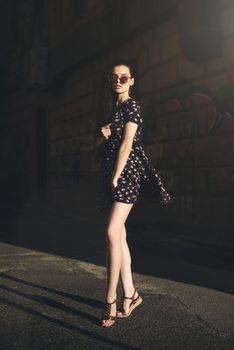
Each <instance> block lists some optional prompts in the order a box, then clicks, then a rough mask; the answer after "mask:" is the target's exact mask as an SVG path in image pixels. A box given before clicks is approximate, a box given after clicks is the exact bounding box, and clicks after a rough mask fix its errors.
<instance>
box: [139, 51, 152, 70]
mask: <svg viewBox="0 0 234 350" xmlns="http://www.w3.org/2000/svg"><path fill="white" fill-rule="evenodd" d="M148 67H149V59H148V50H147V49H146V48H145V47H144V48H143V49H142V50H141V52H140V54H139V57H138V71H139V76H141V75H142V74H143V73H144V72H145V71H146V70H147V69H148Z"/></svg>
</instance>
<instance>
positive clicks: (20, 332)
mask: <svg viewBox="0 0 234 350" xmlns="http://www.w3.org/2000/svg"><path fill="white" fill-rule="evenodd" d="M88 228H89V229H90V228H91V226H87V225H86V226H85V225H84V227H82V230H81V227H80V230H79V234H78V233H77V236H76V237H75V238H74V233H71V231H69V232H68V233H67V234H66V235H65V237H64V235H62V231H63V232H64V230H63V229H64V228H61V226H60V229H61V230H59V227H57V228H56V229H57V232H56V230H55V231H53V233H52V231H50V230H47V231H46V232H45V231H44V234H42V232H43V230H41V231H40V232H41V236H40V237H39V236H37V235H38V232H37V231H29V232H28V233H27V235H25V236H24V235H23V234H22V237H24V238H21V239H20V237H19V236H17V235H16V236H15V237H13V238H14V240H15V242H14V243H13V242H11V243H10V244H9V243H1V244H0V259H1V261H0V262H1V264H0V266H1V270H0V271H1V272H0V278H1V285H0V289H1V291H0V301H1V303H0V310H1V327H0V332H1V334H0V339H1V345H0V348H1V349H3V350H5V349H11V350H12V349H17V350H20V349H24V350H26V349H27V350H28V349H30V350H34V349H43V350H44V349H56V350H58V349H79V350H80V349H142V350H143V349H163V350H167V349H189V350H192V349H196V350H198V349H201V350H204V349H209V350H210V349H212V350H214V349H217V350H221V349H233V348H234V312H233V310H234V297H233V291H234V284H233V281H234V259H233V256H232V255H231V253H230V252H228V251H223V250H218V249H215V250H212V249H208V248H204V247H202V246H199V245H195V244H192V243H188V242H185V241H181V240H177V239H173V238H170V237H165V236H161V237H160V236H159V237H158V238H157V240H155V241H149V240H148V241H147V242H144V241H142V238H141V237H140V236H137V234H136V232H133V231H129V233H128V240H129V246H130V250H131V253H132V269H133V271H134V272H133V279H134V284H135V287H136V288H137V289H138V291H139V292H140V293H141V295H142V297H143V303H142V304H141V305H140V306H139V307H138V308H136V309H135V310H134V311H133V313H132V315H131V316H130V317H129V318H128V319H118V320H117V323H116V324H115V325H114V326H113V327H111V328H108V329H106V328H102V327H100V326H99V322H100V317H101V314H102V311H103V307H104V296H105V286H106V269H105V244H104V238H103V239H102V238H101V235H100V232H99V233H98V232H96V233H95V230H94V229H93V231H92V234H91V233H89V230H88ZM54 229H55V227H54ZM85 229H86V231H85ZM81 232H83V235H81ZM56 233H57V235H56ZM95 234H96V236H95ZM30 235H31V239H30V238H29V237H30ZM56 237H57V238H56ZM13 238H11V241H13ZM5 241H6V238H5ZM33 242H34V245H33ZM26 246H28V248H25V247H26ZM29 246H31V247H32V246H33V249H29ZM36 246H37V247H38V248H37V249H36ZM43 247H44V248H45V247H47V249H44V248H43ZM69 247H70V250H69ZM46 250H47V252H46ZM49 251H50V253H49ZM69 251H70V254H68V253H69ZM58 252H59V253H58ZM121 296H122V294H121V286H120V284H119V286H118V297H119V302H120V300H121Z"/></svg>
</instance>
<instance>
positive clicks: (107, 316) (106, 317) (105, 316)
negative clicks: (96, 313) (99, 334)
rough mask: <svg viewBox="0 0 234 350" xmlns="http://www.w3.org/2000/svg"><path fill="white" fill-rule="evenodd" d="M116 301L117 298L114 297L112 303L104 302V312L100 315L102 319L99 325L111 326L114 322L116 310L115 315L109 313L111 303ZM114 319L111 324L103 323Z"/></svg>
mask: <svg viewBox="0 0 234 350" xmlns="http://www.w3.org/2000/svg"><path fill="white" fill-rule="evenodd" d="M116 302H117V299H115V300H114V301H112V303H108V302H106V304H105V310H104V313H103V315H102V320H101V326H102V327H112V326H113V325H114V324H115V322H116V318H117V317H116V315H117V312H116V315H115V316H112V315H111V314H110V313H111V305H112V304H114V303H116ZM104 320H105V321H115V322H113V323H112V324H111V325H109V326H106V324H103V321H104Z"/></svg>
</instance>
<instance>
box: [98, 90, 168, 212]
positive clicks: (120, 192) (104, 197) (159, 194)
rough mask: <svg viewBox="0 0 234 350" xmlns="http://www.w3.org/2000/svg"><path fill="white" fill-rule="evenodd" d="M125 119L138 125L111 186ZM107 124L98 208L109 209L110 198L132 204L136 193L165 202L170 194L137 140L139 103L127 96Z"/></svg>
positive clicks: (139, 123)
mask: <svg viewBox="0 0 234 350" xmlns="http://www.w3.org/2000/svg"><path fill="white" fill-rule="evenodd" d="M129 121H131V122H134V123H136V124H138V128H137V131H136V133H135V136H134V139H133V145H132V149H131V152H130V154H129V156H128V159H127V162H126V164H125V166H124V169H123V170H122V172H121V174H120V177H119V179H118V185H117V186H116V187H115V188H114V189H113V187H112V185H111V178H112V175H113V171H114V168H115V164H116V160H117V156H118V151H119V147H120V145H121V139H122V135H123V129H124V125H125V124H126V123H127V122H129ZM110 123H111V135H110V136H109V138H108V139H107V140H105V141H104V142H105V146H104V151H103V155H102V159H101V164H100V177H99V188H98V210H99V211H100V212H106V213H107V212H109V210H110V209H111V206H112V204H113V201H117V202H122V203H136V201H137V199H138V197H139V195H142V196H143V197H145V198H147V199H149V200H152V201H154V202H159V203H161V204H167V203H169V202H170V201H171V197H170V195H169V194H168V193H167V191H166V190H165V188H164V185H163V183H162V181H161V178H160V177H159V175H158V174H157V172H156V169H155V168H154V167H153V166H152V165H151V164H150V162H149V159H148V157H147V156H146V154H145V152H144V150H143V148H142V145H141V143H140V137H141V130H142V123H143V119H142V116H141V110H140V104H139V102H138V101H137V100H135V99H133V98H131V97H130V98H128V99H127V100H125V101H123V102H122V103H121V104H120V105H118V106H117V107H116V110H115V113H114V115H113V118H112V120H111V121H110Z"/></svg>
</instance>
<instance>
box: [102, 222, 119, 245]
mask: <svg viewBox="0 0 234 350" xmlns="http://www.w3.org/2000/svg"><path fill="white" fill-rule="evenodd" d="M121 231H122V229H121V227H119V226H118V225H108V227H107V229H106V238H107V241H108V242H109V243H112V244H115V243H119V242H120V240H121Z"/></svg>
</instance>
